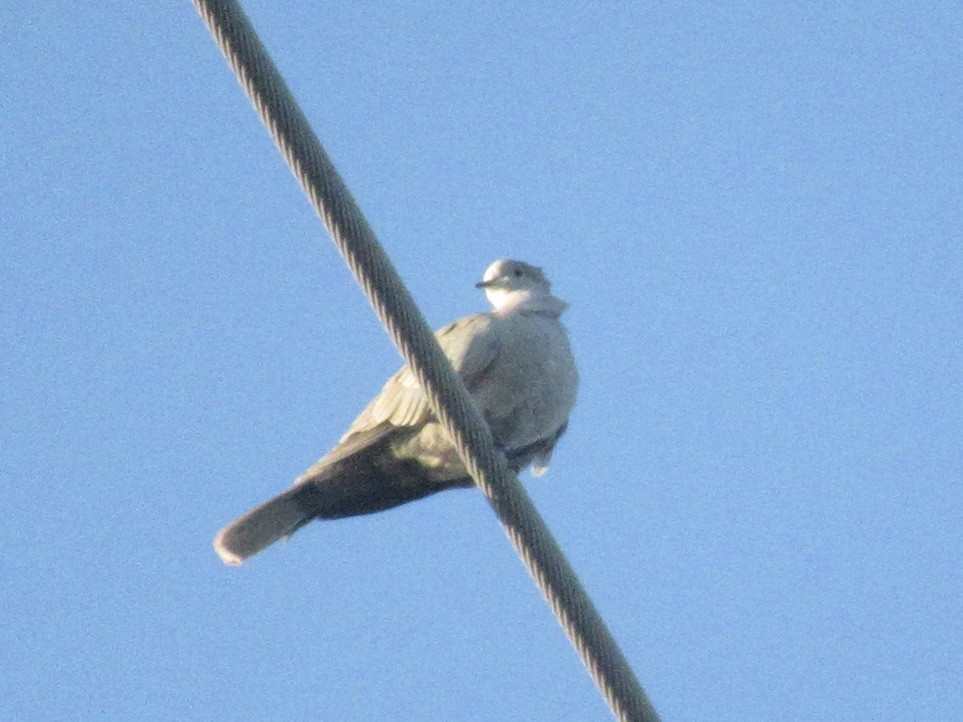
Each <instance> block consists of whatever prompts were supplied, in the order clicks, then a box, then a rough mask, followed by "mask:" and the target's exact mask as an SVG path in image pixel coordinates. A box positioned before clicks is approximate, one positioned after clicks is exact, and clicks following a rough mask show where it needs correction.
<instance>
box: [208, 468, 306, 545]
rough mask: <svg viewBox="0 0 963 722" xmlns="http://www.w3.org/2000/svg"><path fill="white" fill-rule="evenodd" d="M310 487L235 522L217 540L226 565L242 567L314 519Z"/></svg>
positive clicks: (294, 490) (280, 497)
mask: <svg viewBox="0 0 963 722" xmlns="http://www.w3.org/2000/svg"><path fill="white" fill-rule="evenodd" d="M310 491H311V490H310V488H309V487H308V486H306V485H303V484H299V485H298V486H294V487H291V488H290V489H288V490H287V491H285V492H284V493H282V494H278V495H277V496H276V497H274V498H273V499H271V500H270V501H266V502H264V503H263V504H261V505H260V506H258V507H255V508H254V509H251V511H249V512H248V513H247V514H245V515H244V516H242V517H240V518H239V519H235V520H234V521H233V522H231V523H230V524H228V525H227V526H226V527H224V528H223V529H221V532H220V533H219V534H218V535H217V537H216V538H215V539H214V549H216V550H217V553H218V555H220V557H221V561H223V562H224V563H225V564H240V563H241V562H243V561H244V560H245V559H247V558H248V557H250V556H254V555H255V554H257V553H258V552H259V551H261V550H262V549H264V548H266V547H268V546H270V545H271V544H273V543H274V542H276V541H278V540H279V539H284V538H285V537H288V536H291V535H292V534H293V533H294V532H296V531H297V530H298V529H299V528H301V527H302V526H304V525H305V524H307V523H308V522H309V521H311V519H313V518H314V516H315V513H314V511H313V509H312V504H311V499H310V497H311V494H310Z"/></svg>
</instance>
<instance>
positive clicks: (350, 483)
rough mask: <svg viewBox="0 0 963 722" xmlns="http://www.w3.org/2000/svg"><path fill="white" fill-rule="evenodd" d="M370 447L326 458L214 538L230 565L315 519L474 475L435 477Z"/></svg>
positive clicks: (383, 504) (364, 509)
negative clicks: (438, 479) (435, 479)
mask: <svg viewBox="0 0 963 722" xmlns="http://www.w3.org/2000/svg"><path fill="white" fill-rule="evenodd" d="M378 451H379V450H378V449H370V448H369V449H365V450H363V451H362V452H361V453H356V454H354V455H349V456H348V457H347V458H343V459H337V460H336V461H331V460H328V459H322V460H321V461H320V462H319V463H318V464H316V465H315V466H314V467H312V468H311V469H309V470H308V471H307V472H305V474H304V475H303V476H302V477H301V478H300V479H298V483H297V484H296V485H295V486H293V487H291V488H290V489H288V490H287V491H285V492H283V493H282V494H279V495H278V496H276V497H274V498H273V499H271V500H270V501H267V502H265V503H263V504H261V505H260V506H258V507H255V508H254V509H252V510H251V511H249V512H248V513H247V514H245V515H244V516H242V517H240V518H239V519H237V520H236V521H233V522H231V523H230V524H228V525H227V526H226V527H224V529H222V530H221V532H220V533H219V534H218V535H217V538H216V539H214V548H215V549H216V550H217V553H218V554H219V555H220V557H221V560H222V561H223V562H224V563H225V564H240V563H241V562H243V561H244V560H245V559H247V558H248V557H251V556H254V555H255V554H257V553H258V552H259V551H261V550H262V549H265V548H267V547H269V546H270V545H271V544H273V543H274V542H276V541H278V540H279V539H284V538H285V537H289V536H291V535H292V534H293V533H294V532H296V531H297V530H298V529H300V528H301V527H302V526H304V525H305V524H307V523H308V522H309V521H311V520H312V519H340V518H342V517H346V516H355V515H358V514H371V513H374V512H378V511H383V510H385V509H390V508H392V507H395V506H398V505H399V504H405V503H407V502H409V501H414V500H415V499H420V498H422V497H424V496H427V495H429V494H433V493H435V492H436V491H441V490H442V489H446V488H449V487H453V486H471V483H472V482H471V479H470V478H469V477H467V476H466V477H464V478H459V479H453V480H449V481H444V482H440V481H433V480H431V479H429V478H428V477H427V475H426V474H425V472H424V470H423V469H422V468H421V467H420V466H419V465H418V464H417V463H415V462H412V461H398V460H395V459H391V458H386V457H384V456H382V455H379V453H378Z"/></svg>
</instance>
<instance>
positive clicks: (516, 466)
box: [214, 260, 578, 564]
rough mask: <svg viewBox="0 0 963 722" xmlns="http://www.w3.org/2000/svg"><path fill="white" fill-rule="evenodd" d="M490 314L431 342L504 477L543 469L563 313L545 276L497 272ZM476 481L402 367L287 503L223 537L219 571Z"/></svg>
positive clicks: (490, 279)
mask: <svg viewBox="0 0 963 722" xmlns="http://www.w3.org/2000/svg"><path fill="white" fill-rule="evenodd" d="M477 286H478V287H479V288H484V289H485V294H486V296H487V297H488V300H489V302H490V303H491V305H492V307H493V311H492V312H491V313H480V314H476V315H474V316H467V317H465V318H463V319H460V320H458V321H455V322H454V323H452V324H449V325H448V326H445V327H444V328H443V329H441V330H440V331H438V332H437V334H436V336H437V338H438V343H439V344H441V348H442V350H443V351H444V352H445V355H446V356H447V357H448V358H449V359H450V360H451V362H452V365H453V366H454V368H455V371H456V372H458V374H459V375H460V376H461V378H462V379H463V380H464V382H465V385H466V386H467V387H468V390H469V392H471V394H472V397H473V398H474V400H475V402H476V403H477V404H478V407H479V409H480V410H481V411H482V413H483V414H484V416H485V419H486V420H487V421H488V423H489V425H490V426H491V430H492V435H493V436H494V437H495V442H496V443H497V444H498V445H499V446H500V448H501V449H502V450H503V451H504V452H505V455H506V458H507V459H508V463H509V466H510V467H511V468H512V469H513V470H514V471H516V472H517V471H520V470H522V469H524V468H525V467H526V466H529V465H532V467H533V473H534V474H535V475H536V476H537V475H540V474H542V473H543V472H544V471H545V469H546V468H547V464H548V460H549V458H550V457H551V454H552V449H553V448H554V446H555V442H556V441H558V438H559V437H560V436H561V435H562V433H563V432H564V431H565V427H566V425H567V423H568V415H569V412H570V411H571V410H572V406H573V405H574V403H575V392H576V389H577V387H578V374H577V372H576V370H575V362H574V360H573V358H572V353H571V350H570V349H569V344H568V338H567V336H566V333H565V328H564V327H563V326H562V324H561V323H560V322H559V316H560V315H561V314H562V312H563V311H564V310H565V309H566V307H567V304H566V303H565V302H564V301H562V300H561V299H559V298H556V297H555V296H553V295H552V293H551V288H550V285H549V282H548V279H546V278H545V276H544V275H543V274H542V271H541V269H539V268H536V267H534V266H531V265H529V264H527V263H523V262H521V261H512V260H499V261H495V262H494V263H493V264H492V265H491V266H489V267H488V269H487V270H486V271H485V275H484V278H483V280H482V281H481V282H479V283H478V284H477ZM471 485H472V480H471V477H469V476H468V474H467V472H466V471H465V467H464V465H463V464H462V463H461V460H460V459H459V458H458V455H457V454H456V453H455V450H454V448H453V447H452V446H451V443H450V442H449V440H448V438H447V435H446V434H445V431H444V429H442V427H441V425H440V424H439V423H438V421H437V420H436V419H435V416H434V414H433V413H432V411H431V408H430V407H429V404H428V401H427V399H426V398H425V396H424V394H423V393H422V391H421V388H420V387H419V385H418V383H417V381H416V380H415V378H414V375H413V374H412V373H411V372H410V371H409V369H408V367H407V366H406V367H404V368H402V369H401V370H400V371H399V372H398V373H397V374H395V375H394V376H392V377H391V378H390V379H389V380H388V382H387V383H386V384H385V386H384V388H383V389H382V390H381V393H379V394H378V395H377V396H376V397H375V398H374V399H373V400H372V401H371V403H370V404H368V406H367V408H365V410H364V411H362V412H361V415H360V416H358V418H357V419H355V422H354V423H353V424H352V425H351V428H350V429H348V431H347V433H346V434H345V435H344V436H343V437H342V438H341V440H340V441H339V442H338V444H337V446H335V447H334V448H333V449H332V450H331V451H330V452H329V453H328V454H327V455H326V456H324V457H323V458H322V459H321V460H320V461H318V462H317V463H316V464H315V465H314V466H312V467H311V468H310V469H308V470H307V471H306V472H305V473H304V474H303V475H302V476H301V477H300V478H299V479H298V480H297V481H296V482H295V484H294V486H293V487H291V488H290V489H288V490H287V491H285V492H284V493H282V494H280V495H278V496H276V497H274V498H273V499H271V500H270V501H268V502H265V503H264V504H262V505H261V506H258V507H256V508H255V509H252V510H251V511H249V512H248V513H247V514H245V515H244V516H242V517H240V518H239V519H237V520H236V521H234V522H233V523H231V524H229V525H228V526H227V527H225V528H224V529H223V530H222V531H221V532H220V533H219V534H218V535H217V538H216V539H215V540H214V548H215V549H216V550H217V553H218V554H219V555H220V556H221V559H222V560H223V561H224V562H225V563H226V564H240V563H241V562H243V561H244V560H245V559H247V558H248V557H250V556H252V555H254V554H257V553H258V552H259V551H261V550H262V549H264V548H265V547H267V546H268V545H270V544H272V543H274V542H275V541H277V540H278V539H281V538H284V537H287V536H290V535H291V534H293V533H294V532H295V531H296V530H297V529H298V528H300V527H301V526H303V525H304V524H306V523H308V522H309V521H311V520H312V519H337V518H340V517H345V516H353V515H355V514H369V513H372V512H376V511H382V510H384V509H389V508H391V507H393V506H398V505H399V504H404V503H405V502H409V501H414V500H415V499H420V498H421V497H423V496H427V495H428V494H432V493H434V492H436V491H441V490H443V489H450V488H453V487H459V486H471Z"/></svg>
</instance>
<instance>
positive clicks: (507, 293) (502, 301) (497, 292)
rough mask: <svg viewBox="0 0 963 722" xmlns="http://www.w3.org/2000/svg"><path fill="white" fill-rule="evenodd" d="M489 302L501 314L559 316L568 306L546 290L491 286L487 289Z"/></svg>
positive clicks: (486, 293)
mask: <svg viewBox="0 0 963 722" xmlns="http://www.w3.org/2000/svg"><path fill="white" fill-rule="evenodd" d="M485 295H486V296H487V297H488V302H489V303H490V304H491V305H492V309H493V310H494V312H495V313H496V314H498V315H499V316H507V315H508V314H511V313H538V314H544V315H546V316H550V317H552V318H558V317H559V316H561V315H562V312H563V311H564V310H565V309H566V308H568V304H567V303H565V301H563V300H562V299H560V298H556V297H555V296H553V295H552V294H551V293H548V292H546V291H534V290H532V289H524V290H517V289H515V290H505V289H503V288H489V289H486V290H485Z"/></svg>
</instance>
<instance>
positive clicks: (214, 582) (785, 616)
mask: <svg viewBox="0 0 963 722" xmlns="http://www.w3.org/2000/svg"><path fill="white" fill-rule="evenodd" d="M347 5H349V7H344V6H341V5H338V4H335V5H333V6H330V5H328V4H320V3H299V2H293V3H284V4H278V3H268V2H248V3H246V5H245V7H246V9H247V10H248V12H249V14H250V16H251V18H252V20H253V21H254V23H255V25H256V27H257V28H258V30H259V31H260V33H261V34H262V38H263V40H264V41H265V43H266V44H267V45H268V47H269V48H270V50H271V52H272V54H273V56H274V59H275V61H276V62H277V63H278V65H279V67H280V68H281V70H282V72H283V73H284V75H285V77H286V78H287V80H288V82H289V84H290V86H291V88H292V90H293V91H294V93H295V94H296V96H297V97H298V98H299V100H300V102H301V103H302V105H303V108H304V110H305V111H306V113H307V114H308V116H309V117H310V119H311V121H312V123H313V124H314V127H315V130H316V131H317V133H318V135H319V137H320V138H321V140H322V142H323V143H324V144H325V146H326V147H327V149H328V151H329V152H330V154H331V155H332V157H333V158H334V160H335V162H336V163H337V165H338V168H339V170H340V171H341V173H342V174H343V176H344V177H345V179H346V180H347V182H348V184H349V185H350V187H351V189H352V191H353V193H354V194H355V197H356V198H357V199H358V201H359V202H360V204H361V206H362V208H363V209H364V211H365V213H366V214H367V216H368V218H369V221H370V222H371V224H372V225H373V227H374V228H375V230H376V231H377V233H378V234H379V237H380V239H381V240H382V242H383V244H384V245H385V247H386V248H387V250H388V252H389V253H390V254H391V255H392V257H393V258H394V260H395V262H396V264H397V267H398V269H399V271H400V272H401V274H402V276H403V277H404V278H405V280H406V281H407V282H408V283H409V285H410V288H411V290H412V292H413V294H414V295H415V297H416V299H417V300H418V302H419V303H420V304H421V305H422V309H423V311H424V312H425V314H426V316H427V317H428V319H429V320H430V322H431V323H432V324H433V325H434V326H440V325H442V324H444V323H446V322H447V321H450V320H452V319H453V318H455V317H458V316H462V315H465V314H468V313H471V312H475V311H478V310H482V309H483V308H484V305H485V304H484V299H483V298H482V297H481V295H480V293H479V292H478V291H476V290H475V289H474V288H473V283H474V281H476V280H477V279H478V278H479V276H480V274H481V273H482V271H483V270H484V268H485V267H486V266H487V265H488V263H489V262H490V261H491V260H493V259H495V258H497V257H501V256H512V257H517V258H522V259H525V260H529V261H531V262H534V263H537V264H539V265H541V266H543V267H544V268H545V269H546V271H547V273H548V274H549V275H550V277H551V278H552V280H553V281H554V288H555V290H556V291H557V293H558V294H559V295H560V296H562V297H563V298H565V299H567V300H568V301H569V302H570V303H571V304H572V305H571V309H570V310H569V311H568V312H567V314H566V317H565V318H566V322H567V325H568V327H569V329H570V332H571V336H572V341H573V346H574V349H575V352H576V355H577V357H578V361H579V365H580V369H581V375H582V386H581V390H580V397H579V402H578V406H577V408H576V410H575V412H574V414H573V417H572V420H571V426H570V430H569V433H568V434H567V435H566V437H565V438H564V440H563V442H562V443H561V444H560V446H559V448H558V450H557V452H556V455H555V458H554V463H553V467H552V469H551V470H550V472H549V474H548V475H547V476H545V477H542V478H540V479H537V480H536V479H531V478H530V477H527V476H526V478H525V483H526V485H527V487H528V489H529V490H530V493H531V494H532V496H533V498H534V500H535V502H536V504H537V505H538V506H539V508H540V509H541V510H542V512H543V514H544V516H545V517H546V519H547V521H548V523H549V525H550V526H551V528H552V529H553V531H554V532H555V534H556V535H557V538H558V540H559V541H560V543H561V544H562V546H563V547H564V548H565V550H566V551H567V553H568V555H569V557H570V559H571V561H572V563H573V565H574V567H575V568H576V570H577V571H578V573H579V574H580V576H581V578H582V580H583V582H584V584H585V585H586V587H587V588H588V590H589V591H590V593H591V594H592V596H593V598H594V600H595V602H596V604H597V605H598V607H599V609H600V611H601V612H602V614H603V616H604V617H605V618H606V619H607V621H608V623H609V625H610V626H611V628H612V631H613V632H614V634H615V636H616V637H617V638H618V640H619V641H620V643H621V645H622V647H623V650H624V651H625V653H626V655H627V657H628V658H629V659H630V661H631V662H632V664H633V666H634V668H635V670H636V672H637V673H638V675H639V677H640V678H641V680H642V681H643V683H644V684H645V686H646V688H647V690H648V692H649V694H650V696H651V698H652V700H653V702H654V704H655V705H656V707H657V708H658V709H659V711H660V712H661V713H662V715H663V716H664V718H665V719H666V720H677V719H678V720H683V719H685V720H698V719H731V720H772V719H803V718H807V719H835V720H866V719H914V720H945V719H953V718H957V717H959V716H961V715H963V694H961V691H960V684H959V670H960V669H961V667H963V621H961V620H963V614H961V613H960V612H961V601H963V579H961V576H963V573H961V563H960V559H961V556H963V490H961V479H963V450H961V443H960V440H961V438H963V343H961V332H963V322H961V311H963V291H961V289H963V248H961V237H963V210H961V209H963V182H961V179H963V171H961V168H963V139H961V132H960V128H961V116H960V108H961V107H963V86H961V84H960V82H959V67H960V65H959V63H960V51H959V37H960V36H961V32H963V27H961V25H963V21H961V17H960V14H959V12H958V8H954V7H953V6H952V4H950V3H948V4H945V5H943V4H922V5H921V4H919V3H904V4H899V3H877V4H874V5H872V6H869V5H866V4H865V3H837V4H835V5H834V6H833V7H832V8H828V7H817V6H814V5H811V4H807V5H806V6H800V5H789V4H785V5H782V4H770V3H760V4H751V3H732V4H716V3H714V4H702V3H699V4H685V5H675V6H660V7H649V8H645V7H632V8H629V7H625V6H623V5H616V4H604V5H602V6H599V4H597V3H591V4H590V3H552V4H549V3H542V4H527V5H524V4H495V3H449V4H447V5H444V6H440V5H439V6H436V5H433V4H426V3H380V2H379V3H374V2H356V3H350V4H347ZM0 71H2V72H0V95H2V97H3V98H4V102H3V104H2V108H0V159H2V167H3V172H2V173H0V192H2V196H3V198H4V207H5V209H6V210H5V212H4V213H2V214H0V233H2V237H3V238H4V239H5V241H4V244H3V249H4V250H3V253H2V265H0V293H2V304H0V332H2V337H3V339H4V340H5V344H4V346H5V350H4V352H3V354H2V355H0V370H2V374H0V408H2V409H3V413H2V414H0V474H2V483H3V489H4V500H3V509H4V512H5V520H4V523H3V525H2V527H0V549H2V553H0V575H2V578H3V580H4V581H3V584H2V585H0V608H2V609H3V613H2V615H0V649H2V656H3V664H2V665H0V700H2V702H0V710H2V711H3V715H2V716H4V717H9V718H11V719H91V718H101V719H131V718H148V717H149V718H155V719H175V718H176V719H238V718H249V719H254V718H260V719H293V718H307V717H320V718H322V719H341V720H368V719H379V718H386V719H464V720H557V719H573V720H575V719H578V720H594V719H598V720H603V719H607V718H608V713H607V711H606V709H605V707H604V705H603V703H602V701H601V698H600V697H599V695H598V694H597V692H596V691H595V689H594V687H593V685H592V683H591V681H590V680H589V678H588V676H587V675H586V674H585V672H584V671H583V669H582V667H581V665H580V662H579V661H578V658H577V657H576V655H575V654H574V652H573V651H572V650H571V648H570V647H569V645H568V642H567V641H566V639H565V637H564V636H563V634H562V632H561V630H560V629H559V628H558V627H557V625H556V623H555V621H554V619H553V618H552V616H551V614H550V613H549V611H548V609H547V608H546V606H545V605H544V603H543V602H542V600H541V598H540V596H539V594H538V592H537V590H536V589H535V587H534V585H533V584H532V582H531V581H530V579H529V578H528V576H527V574H526V573H525V571H524V569H523V567H522V566H521V564H520V563H519V562H518V560H517V559H516V557H515V555H514V553H513V551H512V550H511V548H510V546H509V544H508V542H507V540H506V539H505V538H504V536H503V534H502V532H501V530H500V528H499V526H498V524H497V522H496V521H495V518H494V516H493V514H492V513H491V512H490V510H489V509H488V507H487V505H486V504H485V502H484V500H483V499H482V497H481V495H480V494H478V493H477V492H474V491H472V490H468V491H458V492H450V493H447V494H443V495H438V496H437V497H434V498H431V499H428V500H425V501H422V502H419V503H417V504H412V505H409V506H407V507H404V508H401V509H398V510H394V511H391V512H388V513H384V514H381V515H376V516H371V517H366V518H360V519H351V520H344V521H339V522H336V523H327V524H314V525H311V526H309V527H307V528H306V529H305V530H303V531H302V532H300V533H299V534H298V535H297V536H296V537H295V538H294V539H293V540H292V542H291V543H290V544H287V545H281V546H278V547H277V548H272V549H271V550H269V551H268V552H265V553H264V554H263V555H261V556H259V557H257V558H256V559H254V560H252V561H251V562H250V563H248V564H246V565H244V566H243V567H241V568H238V569H228V568H226V567H224V566H222V565H221V563H220V562H219V561H218V559H217V557H216V556H215V554H214V552H213V550H212V549H211V545H210V544H211V540H212V538H213V536H214V534H215V533H216V531H217V530H218V529H219V528H220V527H221V526H222V525H223V524H224V523H226V522H227V521H229V520H230V519H232V518H234V517H235V516H236V515H237V514H239V513H241V512H243V511H245V510H246V509H247V508H249V507H250V506H251V505H253V504H255V503H257V502H259V501H262V500H264V499H266V498H267V497H269V496H271V495H273V494H274V493H277V492H278V491H280V490H282V489H283V488H284V487H286V486H287V485H288V484H289V483H290V482H291V481H292V480H293V479H294V478H295V477H296V476H297V475H298V474H299V473H300V472H301V471H302V470H303V469H304V468H306V467H307V466H308V465H310V464H311V463H312V462H313V461H314V460H315V459H316V458H317V457H319V456H320V455H322V454H323V453H324V452H325V451H326V450H327V449H328V448H329V447H330V446H331V445H332V444H333V443H334V442H335V441H336V440H337V438H338V437H339V436H340V435H341V433H342V432H343V431H344V429H345V428H346V427H347V426H348V424H349V423H350V422H351V420H352V419H353V418H354V415H355V414H356V413H357V412H358V411H359V410H360V409H361V408H362V406H363V405H364V403H365V402H366V401H367V400H368V398H369V397H370V396H371V395H372V394H373V393H374V392H375V391H377V389H378V388H379V387H380V385H381V383H382V382H383V380H384V378H385V377H386V376H387V375H388V374H390V373H391V372H393V371H394V370H395V369H396V368H397V365H398V358H397V355H396V354H395V352H394V350H393V349H392V347H391V345H390V343H389V341H388V339H387V337H386V336H385V335H384V333H383V332H382V331H381V329H380V327H379V325H378V324H377V322H376V321H375V319H374V316H373V314H372V313H371V311H370V309H369V308H368V307H367V305H366V302H365V300H364V298H363V296H362V295H361V292H360V291H359V290H358V289H357V288H356V286H355V285H354V283H353V281H352V280H351V278H350V275H349V273H348V271H347V269H346V268H345V266H344V264H343V263H342V262H341V261H340V259H339V257H338V256H337V254H336V252H335V251H334V249H333V246H332V245H331V244H330V242H329V241H328V240H327V238H326V236H325V235H324V232H323V230H322V227H321V225H320V223H319V222H318V220H317V219H316V218H315V217H314V215H313V212H312V211H311V210H310V208H309V206H308V204H307V202H306V201H305V200H304V198H303V197H302V196H301V195H300V191H299V190H298V188H297V186H296V184H295V182H294V181H293V179H292V178H291V177H290V175H289V173H288V171H287V169H286V168H285V167H284V165H283V163H282V161H281V159H280V156H279V155H278V154H277V152H276V151H275V149H274V148H273V146H272V144H271V142H270V140H269V138H268V136H267V134H266V132H265V131H264V130H263V128H262V127H261V126H260V123H259V121H258V120H257V119H256V117H255V115H254V113H253V112H252V111H251V109H250V108H249V106H248V104H247V101H246V99H245V98H244V96H243V94H242V92H241V90H240V88H239V87H237V85H236V83H235V81H234V80H233V78H232V76H231V75H230V74H229V72H228V69H227V66H226V64H225V62H224V61H223V59H222V58H221V57H220V55H219V53H218V52H217V51H216V49H215V47H214V44H213V42H212V40H211V39H210V37H209V36H208V35H207V31H206V30H205V29H204V27H203V26H202V24H201V22H200V20H199V19H198V18H197V17H196V15H195V13H194V10H193V9H192V7H191V6H190V4H189V3H187V2H186V1H185V2H183V3H154V4H141V3H127V4H123V3H119V4H116V3H115V4H112V5H110V6H109V7H108V6H103V7H101V6H96V7H95V6H91V7H89V8H84V9H81V10H78V9H77V7H76V6H74V5H72V4H67V3H56V2H54V3H46V4H11V3H8V4H6V5H5V6H4V7H3V8H2V9H0Z"/></svg>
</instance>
